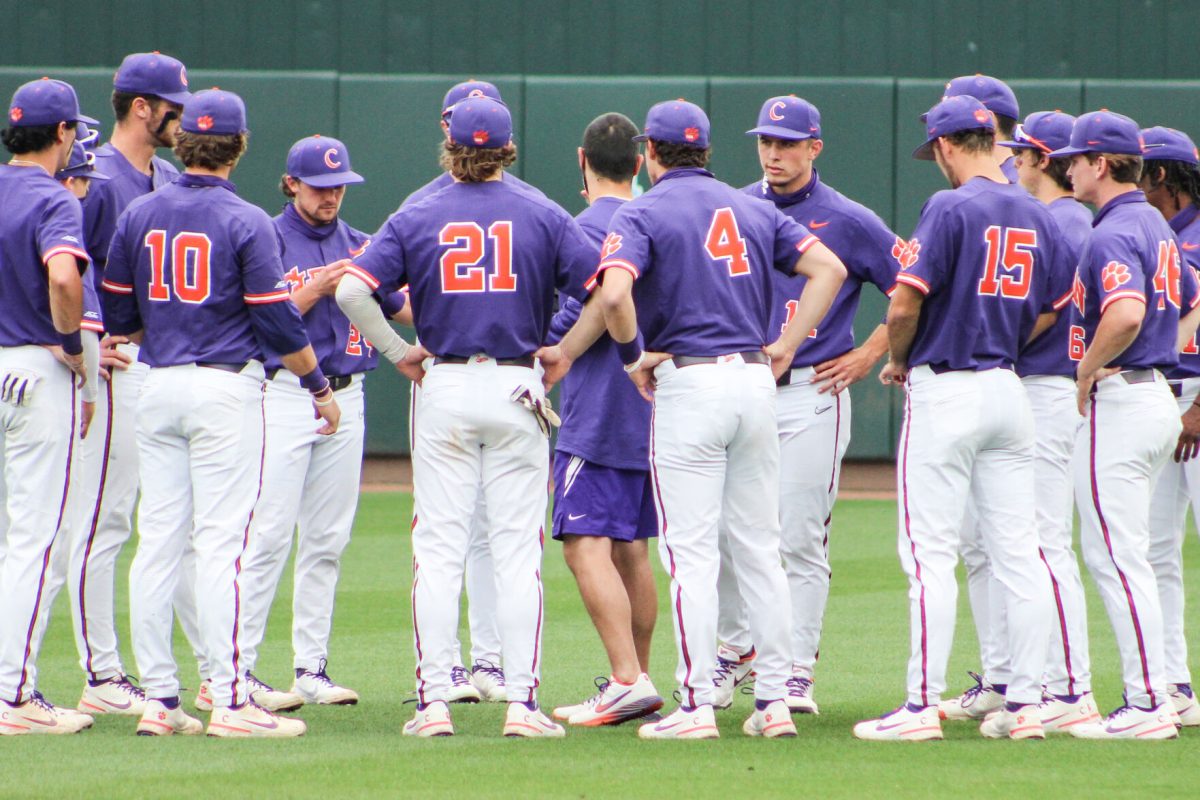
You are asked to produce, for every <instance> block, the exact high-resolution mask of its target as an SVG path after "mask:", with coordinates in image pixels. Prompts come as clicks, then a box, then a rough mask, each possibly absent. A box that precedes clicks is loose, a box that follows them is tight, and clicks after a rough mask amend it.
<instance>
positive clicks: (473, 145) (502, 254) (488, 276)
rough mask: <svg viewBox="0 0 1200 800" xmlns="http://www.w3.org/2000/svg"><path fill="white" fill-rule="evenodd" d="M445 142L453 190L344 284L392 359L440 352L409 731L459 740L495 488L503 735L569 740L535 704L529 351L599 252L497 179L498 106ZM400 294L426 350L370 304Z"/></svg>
mask: <svg viewBox="0 0 1200 800" xmlns="http://www.w3.org/2000/svg"><path fill="white" fill-rule="evenodd" d="M449 134H450V136H449V139H447V141H446V143H445V145H444V155H443V157H442V163H443V165H444V166H446V167H447V168H448V169H449V171H450V172H451V173H452V177H453V180H454V183H453V184H451V185H450V186H447V187H445V188H444V189H442V190H441V191H438V192H436V193H434V194H432V195H430V196H429V197H427V198H425V199H424V200H422V201H420V202H417V203H412V204H410V205H407V206H405V207H403V208H401V209H400V210H399V211H397V212H396V213H395V214H393V215H392V216H391V218H389V220H388V221H387V222H386V223H385V224H384V225H383V227H382V228H381V229H380V230H379V232H378V233H377V234H376V235H375V236H373V237H371V244H370V246H369V247H367V248H366V250H365V251H363V253H362V254H361V255H358V256H355V258H354V263H353V265H351V266H350V267H347V270H346V274H345V275H344V276H343V278H342V281H341V283H340V284H339V286H338V289H337V300H338V304H339V305H340V306H341V307H342V309H343V311H345V313H346V315H347V316H348V317H349V318H350V321H351V322H353V323H354V324H355V325H356V326H357V327H358V329H359V330H360V331H362V333H363V335H364V336H366V337H367V339H369V340H370V341H371V342H372V343H374V345H375V347H376V349H377V350H378V351H379V352H380V353H381V354H383V355H384V356H385V357H387V358H388V359H389V360H391V361H392V362H393V363H397V362H398V363H400V364H403V365H405V369H407V370H408V372H409V373H411V374H412V375H413V376H414V377H417V378H419V377H420V373H421V368H420V366H419V364H420V362H421V360H423V359H424V358H425V357H426V356H427V355H429V354H430V353H432V354H435V355H436V357H435V358H434V361H433V364H432V366H430V368H429V373H428V375H426V376H425V378H424V383H423V386H422V400H421V409H420V414H419V416H418V417H417V421H416V425H415V438H416V441H415V442H414V446H413V487H414V489H413V495H414V505H415V510H414V515H413V531H412V537H413V631H414V644H415V648H416V655H417V712H416V715H415V716H414V717H413V719H412V720H410V721H409V722H408V723H407V724H406V725H405V726H404V733H405V734H406V735H411V736H448V735H452V734H453V733H454V726H453V722H452V721H451V718H450V710H449V707H448V705H447V699H448V694H449V692H450V691H451V688H452V683H451V670H452V668H453V666H454V660H455V652H454V651H455V630H456V628H457V623H458V599H459V594H460V587H461V586H462V578H463V576H462V573H463V562H464V561H465V559H466V555H467V550H468V548H469V537H470V533H469V528H470V524H471V519H472V517H473V516H474V513H475V508H476V505H477V497H478V495H479V493H480V492H483V494H484V495H485V496H486V500H487V507H488V509H489V512H492V513H489V514H488V536H489V539H490V543H491V549H492V558H493V561H494V564H495V572H496V588H497V618H498V619H499V621H500V627H501V647H502V652H503V666H504V675H505V682H506V689H507V692H508V701H509V702H508V711H507V715H506V719H505V724H504V729H503V730H504V735H506V736H530V737H545V736H549V737H559V736H563V735H564V731H563V728H562V726H560V725H557V724H555V723H554V722H553V721H552V720H550V718H548V717H547V716H546V715H545V714H543V713H542V712H541V711H540V710H539V709H538V705H537V688H538V685H539V683H540V678H539V674H540V666H541V658H542V654H541V627H542V581H541V554H542V539H543V526H544V523H545V513H546V495H545V491H546V485H547V481H548V479H549V474H548V472H549V465H548V458H549V450H548V448H547V446H546V432H547V431H548V430H549V424H550V423H549V422H548V419H549V417H550V414H549V413H548V412H547V411H546V405H545V402H544V398H543V390H542V385H541V382H540V381H539V380H538V377H537V374H536V373H535V372H534V369H533V367H534V358H533V353H534V352H535V351H536V350H537V349H538V348H539V346H540V345H541V343H542V342H543V341H544V340H545V336H546V330H547V326H548V325H549V321H550V312H551V307H552V304H553V300H554V289H555V288H556V287H557V288H558V289H559V290H563V291H570V292H571V293H572V294H573V295H574V296H576V297H577V298H580V299H582V298H583V297H584V296H586V292H585V291H584V289H583V284H584V282H585V280H586V276H587V275H588V274H590V273H591V272H592V270H593V269H594V265H595V255H596V253H595V248H594V246H593V245H592V244H591V243H590V242H589V240H588V239H587V237H586V236H585V235H584V234H583V232H582V231H581V230H580V229H579V226H578V225H577V224H576V223H575V221H574V220H573V219H571V217H570V216H569V215H568V214H567V213H566V212H565V211H563V210H562V209H561V208H559V207H558V206H557V205H555V204H554V203H552V202H551V201H549V200H546V199H545V198H543V197H538V196H537V195H535V194H533V193H531V192H528V191H525V190H522V189H519V188H517V187H514V186H513V185H512V184H511V183H510V182H509V181H506V180H503V178H502V177H501V176H502V174H503V170H504V169H505V168H506V167H508V166H510V165H511V164H512V163H513V161H514V160H515V158H516V148H515V145H513V144H512V118H511V116H510V114H509V112H508V109H507V108H506V107H505V106H504V105H503V104H502V103H499V102H497V101H495V100H493V99H491V98H488V97H472V98H468V99H466V100H463V101H461V102H460V103H458V104H457V105H456V106H455V107H454V109H453V111H452V113H451V115H450V124H449ZM404 284H408V286H409V289H410V293H411V297H412V302H413V311H414V322H415V324H416V329H417V334H418V335H419V336H420V339H421V345H419V346H415V347H413V346H409V345H407V343H405V342H404V341H403V340H402V339H400V337H399V336H398V335H397V334H396V333H395V332H394V331H392V329H391V327H390V326H388V325H387V324H386V322H385V320H384V316H383V314H382V313H381V312H380V309H379V307H378V305H377V304H375V303H374V302H372V301H371V298H370V294H371V293H372V292H374V291H376V290H378V289H380V288H383V289H385V290H391V289H395V288H396V287H398V286H401V285H404ZM426 348H428V349H426ZM414 366H415V367H416V368H415V369H414V368H413V367H414ZM497 509H499V510H502V511H503V513H495V512H496V510H497Z"/></svg>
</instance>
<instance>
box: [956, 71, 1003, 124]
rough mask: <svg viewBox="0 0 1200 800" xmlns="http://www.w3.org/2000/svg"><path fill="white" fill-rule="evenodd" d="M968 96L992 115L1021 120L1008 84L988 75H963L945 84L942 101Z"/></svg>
mask: <svg viewBox="0 0 1200 800" xmlns="http://www.w3.org/2000/svg"><path fill="white" fill-rule="evenodd" d="M963 94H966V95H970V96H971V97H974V98H976V99H978V100H979V102H981V103H983V107H984V108H986V109H987V110H988V111H991V112H992V113H994V114H1003V115H1004V116H1006V117H1012V118H1013V119H1020V118H1021V110H1020V107H1019V106H1018V105H1017V96H1016V95H1015V94H1013V90H1012V89H1010V88H1008V84H1007V83H1005V82H1004V81H1002V80H1000V79H999V78H993V77H991V76H990V75H980V74H978V73H976V74H975V75H963V76H961V77H958V78H955V79H954V80H952V81H950V82H949V83H947V84H946V91H945V92H943V93H942V99H943V100H946V99H947V98H950V97H958V96H959V95H963Z"/></svg>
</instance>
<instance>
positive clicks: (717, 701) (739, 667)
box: [713, 645, 757, 711]
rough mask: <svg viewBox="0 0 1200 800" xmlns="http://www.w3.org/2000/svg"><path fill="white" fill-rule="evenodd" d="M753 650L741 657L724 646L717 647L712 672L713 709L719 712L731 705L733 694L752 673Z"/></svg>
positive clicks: (754, 654)
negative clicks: (715, 665) (715, 663)
mask: <svg viewBox="0 0 1200 800" xmlns="http://www.w3.org/2000/svg"><path fill="white" fill-rule="evenodd" d="M756 655H757V653H755V652H754V648H753V647H751V648H750V652H749V653H746V654H745V655H742V654H740V653H738V652H737V651H736V650H733V649H732V648H729V647H726V646H725V645H719V646H718V647H717V669H716V671H715V672H713V708H715V709H717V710H718V711H721V710H723V709H726V708H729V707H730V706H731V705H733V692H734V690H735V689H737V687H739V686H741V685H742V684H743V683H745V682H746V681H747V680H749V679H750V676H751V675H752V674H753V673H754V657H755V656H756Z"/></svg>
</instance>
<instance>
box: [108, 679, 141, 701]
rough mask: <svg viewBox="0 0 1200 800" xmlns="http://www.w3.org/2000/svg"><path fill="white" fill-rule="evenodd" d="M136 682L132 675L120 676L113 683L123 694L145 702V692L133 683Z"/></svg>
mask: <svg viewBox="0 0 1200 800" xmlns="http://www.w3.org/2000/svg"><path fill="white" fill-rule="evenodd" d="M136 680H137V678H135V677H133V676H132V675H122V676H121V677H119V678H117V679H116V680H115V681H114V683H116V685H117V688H118V689H120V690H121V691H123V692H125V693H126V694H128V695H129V696H130V697H132V698H134V699H135V700H145V699H146V690H145V689H143V688H142V687H141V686H138V685H137V684H136V683H134V681H136Z"/></svg>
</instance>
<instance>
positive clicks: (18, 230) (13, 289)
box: [0, 165, 89, 347]
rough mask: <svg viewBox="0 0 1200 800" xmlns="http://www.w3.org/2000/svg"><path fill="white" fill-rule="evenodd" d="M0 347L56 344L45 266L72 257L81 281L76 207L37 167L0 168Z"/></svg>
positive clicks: (84, 258) (82, 254)
mask: <svg viewBox="0 0 1200 800" xmlns="http://www.w3.org/2000/svg"><path fill="white" fill-rule="evenodd" d="M0 208H3V209H4V213H3V214H0V309H3V312H2V313H0V347H20V346H22V345H30V344H37V345H54V344H58V343H59V341H60V339H59V335H58V333H57V332H56V330H55V328H54V320H53V318H52V317H51V316H50V281H49V276H48V274H47V272H46V264H47V263H48V262H49V261H50V259H51V258H52V257H54V256H56V255H58V254H60V253H66V254H68V255H71V256H74V257H75V260H76V262H77V263H78V265H79V273H80V275H83V273H84V270H85V269H87V265H88V261H89V259H88V254H87V251H86V250H84V244H83V215H82V212H81V211H80V209H79V201H78V200H76V199H75V197H74V195H72V194H71V193H70V192H68V191H67V190H66V189H64V188H63V187H62V184H60V183H59V182H58V181H56V180H54V178H52V177H50V175H48V174H47V173H46V171H45V170H43V169H40V168H37V167H12V166H8V165H0Z"/></svg>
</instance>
